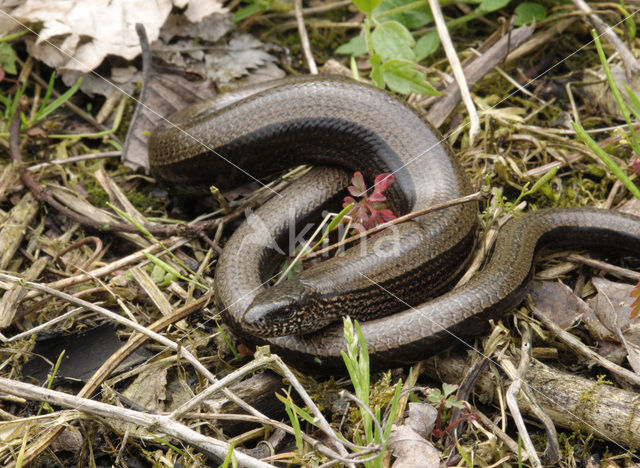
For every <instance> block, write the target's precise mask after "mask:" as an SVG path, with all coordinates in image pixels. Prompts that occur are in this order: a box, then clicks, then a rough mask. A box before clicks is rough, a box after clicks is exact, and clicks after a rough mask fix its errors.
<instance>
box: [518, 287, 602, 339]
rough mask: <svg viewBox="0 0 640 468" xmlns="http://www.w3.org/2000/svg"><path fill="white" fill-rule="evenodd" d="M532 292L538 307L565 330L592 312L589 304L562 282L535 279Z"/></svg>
mask: <svg viewBox="0 0 640 468" xmlns="http://www.w3.org/2000/svg"><path fill="white" fill-rule="evenodd" d="M530 293H531V296H532V297H533V299H534V301H535V302H536V306H537V307H538V309H540V310H541V311H542V312H543V313H544V314H545V315H546V316H547V317H549V319H550V320H552V321H553V322H554V323H556V324H557V325H558V326H560V327H562V328H563V329H564V330H566V329H568V328H570V327H571V326H573V325H574V324H575V323H576V322H577V321H578V320H580V318H581V317H582V316H583V315H584V314H588V313H590V312H591V311H590V309H589V306H588V305H587V304H586V303H585V302H584V301H583V300H582V299H580V298H579V297H578V296H576V295H575V294H574V293H573V291H572V290H571V289H570V288H569V287H567V286H565V285H564V284H562V283H558V282H555V281H535V282H534V283H533V285H532V287H531V289H530Z"/></svg>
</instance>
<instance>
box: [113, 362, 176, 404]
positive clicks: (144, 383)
mask: <svg viewBox="0 0 640 468" xmlns="http://www.w3.org/2000/svg"><path fill="white" fill-rule="evenodd" d="M166 385H167V368H166V367H163V368H160V369H158V368H153V367H152V368H149V369H147V370H145V371H143V372H141V373H140V374H139V375H138V377H137V378H136V380H134V381H133V383H132V384H131V385H129V386H128V387H127V389H126V390H125V391H124V392H122V395H123V396H124V397H125V398H127V399H128V400H130V401H132V402H134V403H136V404H137V405H139V406H141V407H142V408H144V409H146V410H148V411H151V412H154V413H160V412H162V411H164V401H165V400H166V399H167V392H166V390H165V387H166Z"/></svg>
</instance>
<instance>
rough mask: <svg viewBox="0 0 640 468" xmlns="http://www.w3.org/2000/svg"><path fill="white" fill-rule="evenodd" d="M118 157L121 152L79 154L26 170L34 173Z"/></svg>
mask: <svg viewBox="0 0 640 468" xmlns="http://www.w3.org/2000/svg"><path fill="white" fill-rule="evenodd" d="M120 155H122V151H103V152H101V153H87V154H79V155H77V156H71V157H69V158H65V159H54V160H53V161H47V162H43V163H38V164H34V165H33V166H29V167H27V170H28V171H30V172H35V171H38V170H40V169H44V168H45V167H51V166H62V165H63V164H71V163H76V162H80V161H89V160H92V159H102V158H117V157H120Z"/></svg>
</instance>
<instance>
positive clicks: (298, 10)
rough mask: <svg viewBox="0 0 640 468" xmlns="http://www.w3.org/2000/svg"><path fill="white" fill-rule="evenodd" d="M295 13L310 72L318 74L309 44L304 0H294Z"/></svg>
mask: <svg viewBox="0 0 640 468" xmlns="http://www.w3.org/2000/svg"><path fill="white" fill-rule="evenodd" d="M293 8H294V13H295V15H296V24H297V25H298V34H299V36H300V45H301V46H302V53H303V54H304V59H305V61H306V62H307V67H308V68H309V73H311V74H312V75H317V74H318V67H317V66H316V62H315V60H314V59H313V54H312V53H311V45H310V44H309V36H308V35H307V29H306V28H305V27H304V18H303V16H302V0H293Z"/></svg>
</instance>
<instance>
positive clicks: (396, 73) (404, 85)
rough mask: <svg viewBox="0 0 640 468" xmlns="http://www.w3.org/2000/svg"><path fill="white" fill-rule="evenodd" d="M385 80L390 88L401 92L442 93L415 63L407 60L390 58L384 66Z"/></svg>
mask: <svg viewBox="0 0 640 468" xmlns="http://www.w3.org/2000/svg"><path fill="white" fill-rule="evenodd" d="M382 73H383V74H384V81H385V83H387V85H388V86H389V88H390V89H392V90H393V91H395V92H397V93H400V94H409V93H420V94H427V95H429V96H437V95H439V94H440V93H439V92H438V91H436V90H435V89H434V88H433V86H431V85H430V84H429V83H428V82H427V80H425V78H424V75H423V74H422V73H420V72H419V71H418V70H416V68H415V65H414V64H413V63H412V62H409V61H407V60H398V59H394V60H389V61H388V62H386V63H385V64H384V65H383V66H382Z"/></svg>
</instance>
